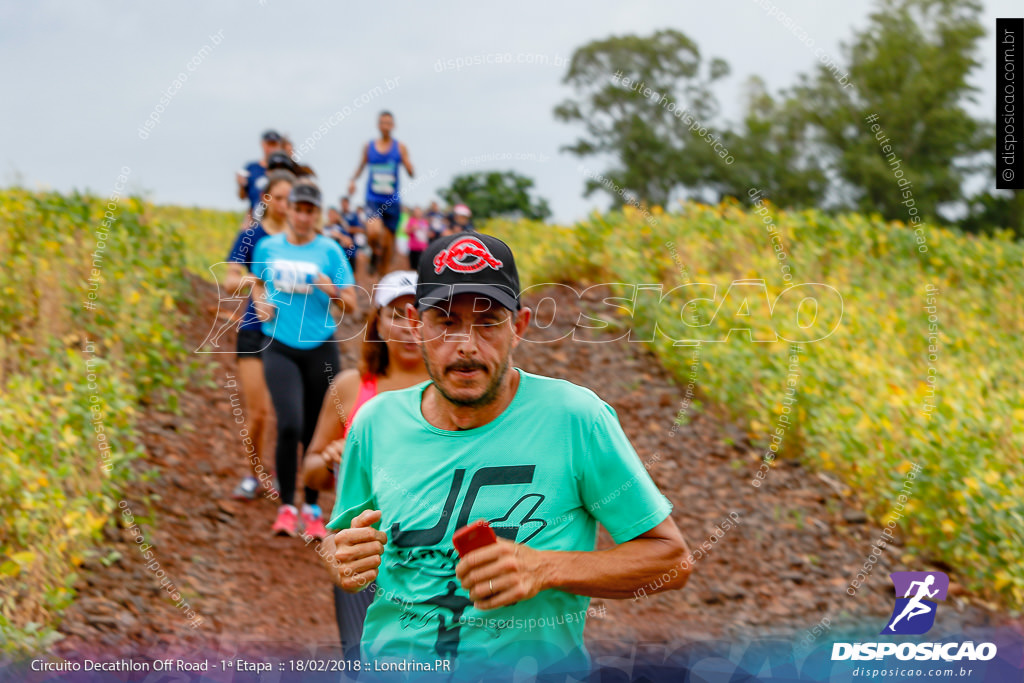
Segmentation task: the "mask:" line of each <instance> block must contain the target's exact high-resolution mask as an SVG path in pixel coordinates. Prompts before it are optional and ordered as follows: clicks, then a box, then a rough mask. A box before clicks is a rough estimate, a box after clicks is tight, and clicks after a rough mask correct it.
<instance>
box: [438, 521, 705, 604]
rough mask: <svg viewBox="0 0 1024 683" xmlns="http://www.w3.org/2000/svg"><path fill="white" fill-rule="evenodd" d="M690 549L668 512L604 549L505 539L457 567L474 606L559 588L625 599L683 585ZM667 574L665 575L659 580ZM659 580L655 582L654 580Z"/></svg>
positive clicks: (512, 601)
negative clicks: (553, 547)
mask: <svg viewBox="0 0 1024 683" xmlns="http://www.w3.org/2000/svg"><path fill="white" fill-rule="evenodd" d="M688 553H689V549H688V548H687V545H686V541H684V540H683V537H682V534H680V533H679V528H678V527H677V526H676V523H675V522H674V521H673V520H672V518H671V517H668V518H666V519H665V520H664V521H662V522H661V523H660V524H658V525H657V526H655V527H654V528H653V529H651V530H650V531H647V532H646V533H643V534H640V535H639V536H637V537H636V538H634V539H632V540H630V541H626V542H625V543H620V544H619V545H617V546H615V547H614V548H609V549H607V550H594V551H589V552H569V551H555V550H535V549H533V548H530V547H529V546H526V545H522V544H518V543H512V542H510V541H506V540H504V539H498V542H497V543H495V544H492V545H489V546H486V547H484V548H480V549H479V550H475V551H473V552H472V553H470V554H468V555H467V556H466V557H465V558H463V559H462V560H461V561H460V562H459V564H458V566H457V567H456V569H455V572H456V575H457V576H458V577H459V579H460V580H461V581H462V585H463V586H464V587H465V588H466V589H467V590H468V591H469V595H470V597H471V598H472V599H473V601H474V604H475V606H476V607H477V608H478V609H494V608H496V607H503V606H505V605H510V604H512V603H514V602H518V601H520V600H526V599H529V598H532V597H533V596H534V595H536V594H537V593H539V592H540V591H542V590H548V589H552V588H554V589H558V590H562V591H565V592H567V593H575V594H577V595H586V596H590V597H594V598H612V599H618V598H629V597H633V596H635V595H636V594H637V592H638V591H641V590H642V591H643V592H644V593H645V594H646V593H655V592H658V591H663V590H673V589H676V588H682V587H683V585H685V584H686V581H687V579H688V578H689V576H690V571H691V569H690V566H689V564H688V563H687V562H686V558H687V556H688ZM665 574H668V575H669V578H668V580H667V581H665V582H663V583H662V582H661V581H660V578H661V577H663V576H664V575H665ZM654 579H659V585H658V586H654V585H653V584H652V581H653V580H654Z"/></svg>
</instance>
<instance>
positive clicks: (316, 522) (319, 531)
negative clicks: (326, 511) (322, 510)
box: [300, 508, 327, 541]
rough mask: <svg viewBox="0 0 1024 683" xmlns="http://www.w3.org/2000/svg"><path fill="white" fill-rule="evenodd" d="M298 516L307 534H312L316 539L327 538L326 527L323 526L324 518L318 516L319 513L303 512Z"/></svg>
mask: <svg viewBox="0 0 1024 683" xmlns="http://www.w3.org/2000/svg"><path fill="white" fill-rule="evenodd" d="M317 509H318V508H317ZM300 518H301V519H302V526H303V527H305V529H306V535H307V536H312V537H313V538H315V539H316V540H318V541H322V540H324V539H325V538H327V527H325V526H324V520H323V519H321V518H320V515H318V514H316V513H314V512H303V513H302V514H301V515H300Z"/></svg>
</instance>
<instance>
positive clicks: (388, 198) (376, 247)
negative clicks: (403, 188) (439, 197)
mask: <svg viewBox="0 0 1024 683" xmlns="http://www.w3.org/2000/svg"><path fill="white" fill-rule="evenodd" d="M394 127H395V118H394V116H392V115H391V112H389V111H382V112H381V113H380V117H379V118H378V119H377V128H378V130H380V139H378V140H370V141H369V142H368V143H366V146H365V147H364V148H363V154H362V158H361V159H360V160H359V167H358V168H357V169H356V172H355V173H354V174H352V179H351V180H350V181H349V184H348V193H349V194H350V195H351V194H354V193H355V191H356V180H358V179H359V176H360V175H362V173H363V169H364V168H366V167H367V165H369V167H370V173H369V177H368V178H367V181H366V237H367V238H368V240H369V242H370V248H371V249H373V259H372V261H371V267H372V266H373V264H376V268H377V270H378V271H379V272H380V274H381V275H384V274H386V273H387V272H388V271H389V270H391V258H392V255H393V254H394V246H395V233H396V232H397V231H398V222H399V220H400V219H401V216H402V206H401V194H400V193H399V191H398V175H399V172H398V166H399V164H401V165H402V166H405V171H406V173H408V174H409V177H410V178H412V177H414V174H413V169H412V162H411V161H409V151H408V150H407V149H406V148H405V145H403V144H402V143H400V142H399V141H398V140H395V139H394V138H392V137H391V131H392V130H393V129H394Z"/></svg>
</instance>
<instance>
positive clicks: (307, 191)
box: [288, 183, 323, 209]
mask: <svg viewBox="0 0 1024 683" xmlns="http://www.w3.org/2000/svg"><path fill="white" fill-rule="evenodd" d="M288 201H289V202H290V203H292V204H298V203H300V202H305V203H306V204H312V205H313V206H315V207H317V208H318V209H319V208H320V207H321V206H322V205H323V204H322V202H321V200H320V188H319V187H317V186H316V185H310V184H309V183H296V184H295V185H293V186H292V193H291V194H290V195H288Z"/></svg>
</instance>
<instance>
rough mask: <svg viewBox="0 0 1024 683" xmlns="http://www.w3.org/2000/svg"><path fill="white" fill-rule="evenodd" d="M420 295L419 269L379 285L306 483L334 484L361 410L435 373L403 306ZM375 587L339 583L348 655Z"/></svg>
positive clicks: (325, 413)
mask: <svg viewBox="0 0 1024 683" xmlns="http://www.w3.org/2000/svg"><path fill="white" fill-rule="evenodd" d="M415 297H416V273H415V271H411V270H396V271H393V272H390V273H388V274H387V275H385V276H384V277H382V278H381V280H380V282H379V283H378V284H377V285H376V287H375V288H374V293H373V304H374V305H373V309H372V310H371V311H370V315H369V317H368V318H367V323H366V330H365V333H364V336H363V348H362V359H361V360H360V364H359V369H358V370H356V369H352V370H346V371H345V372H342V373H341V374H340V375H338V376H337V378H336V379H335V380H334V382H332V383H331V386H330V388H329V389H328V391H327V395H326V396H325V397H324V402H323V406H322V408H321V410H320V418H319V419H318V420H317V424H316V432H315V433H314V434H313V440H312V442H310V445H309V455H308V456H307V457H306V460H305V465H304V468H303V480H304V481H305V484H306V486H309V487H311V488H314V489H319V490H331V489H333V488H334V482H335V475H336V473H337V468H338V465H339V463H340V462H341V453H342V451H343V450H344V449H345V434H346V433H347V432H348V427H349V425H351V424H352V419H353V418H354V417H355V415H356V412H358V411H359V409H360V408H361V407H362V406H363V404H364V403H366V402H367V401H369V400H370V399H372V398H373V397H374V396H376V395H377V394H380V393H383V392H385V391H392V390H395V389H405V388H407V387H411V386H414V385H416V384H420V383H423V382H426V381H427V380H429V379H430V376H429V375H428V374H427V369H426V366H425V365H424V363H423V355H422V354H421V353H420V347H419V344H418V343H417V342H416V336H415V335H416V333H415V330H414V329H413V328H412V323H411V322H409V321H408V320H407V319H406V318H405V317H404V314H403V312H404V311H405V305H406V304H407V303H408V304H411V303H412V302H413V301H414V299H415ZM372 600H373V591H372V590H370V591H363V592H361V593H356V594H351V593H346V592H345V591H343V590H341V589H340V588H338V587H337V586H335V587H334V609H335V616H336V618H337V622H338V631H339V633H340V635H341V642H342V648H343V651H344V653H345V656H346V659H350V660H351V659H357V658H358V652H359V639H360V638H361V637H362V635H363V619H364V617H365V616H366V608H367V607H368V606H369V604H370V602H371V601H372Z"/></svg>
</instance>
